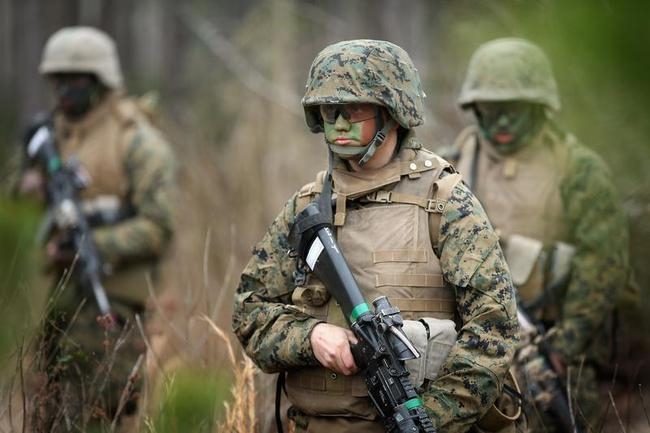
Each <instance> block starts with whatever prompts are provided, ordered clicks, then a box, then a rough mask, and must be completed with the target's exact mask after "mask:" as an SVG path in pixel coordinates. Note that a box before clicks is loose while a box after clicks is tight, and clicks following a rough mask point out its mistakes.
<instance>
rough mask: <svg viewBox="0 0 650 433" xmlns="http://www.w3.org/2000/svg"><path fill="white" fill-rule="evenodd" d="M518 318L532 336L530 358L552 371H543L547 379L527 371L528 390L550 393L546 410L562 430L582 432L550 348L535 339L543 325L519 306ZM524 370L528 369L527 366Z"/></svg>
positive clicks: (563, 432) (524, 329) (533, 392)
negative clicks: (536, 322) (551, 358)
mask: <svg viewBox="0 0 650 433" xmlns="http://www.w3.org/2000/svg"><path fill="white" fill-rule="evenodd" d="M517 319H518V320H519V326H520V327H521V329H522V331H523V332H524V333H526V334H528V335H529V336H530V340H531V341H529V342H528V344H530V345H533V346H534V347H531V348H529V349H533V350H531V351H530V352H531V355H530V358H537V361H539V362H541V368H542V370H544V372H549V373H550V374H545V373H543V374H542V376H544V377H545V379H540V377H539V376H540V375H539V373H538V374H536V375H535V374H533V375H529V374H528V372H526V376H532V377H529V378H527V379H528V380H527V382H528V383H527V388H528V390H527V392H528V393H531V394H532V395H539V394H541V393H547V394H549V395H550V397H551V398H550V401H549V402H548V405H547V408H546V412H547V413H548V415H550V417H551V418H552V419H553V420H554V421H555V423H556V425H557V427H558V429H559V431H560V432H562V433H582V428H581V427H580V426H579V425H577V424H576V422H575V417H574V416H573V414H572V412H571V406H570V405H569V399H568V397H567V395H566V385H565V384H564V383H563V381H562V379H560V375H559V372H557V371H555V369H554V368H553V364H552V363H551V361H550V360H549V356H548V354H549V349H548V347H547V345H546V344H545V343H544V342H540V343H536V342H535V341H533V340H534V339H535V337H537V336H538V335H540V334H543V333H544V330H543V327H542V326H541V325H535V324H534V323H533V321H532V319H531V318H530V317H529V316H528V314H526V312H525V311H524V310H523V309H522V308H521V307H517ZM524 370H526V367H525V366H524Z"/></svg>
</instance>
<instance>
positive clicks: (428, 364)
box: [402, 317, 456, 389]
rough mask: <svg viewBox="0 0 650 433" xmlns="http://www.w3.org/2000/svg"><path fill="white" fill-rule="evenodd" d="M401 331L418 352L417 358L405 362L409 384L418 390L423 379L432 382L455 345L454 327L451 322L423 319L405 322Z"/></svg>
mask: <svg viewBox="0 0 650 433" xmlns="http://www.w3.org/2000/svg"><path fill="white" fill-rule="evenodd" d="M427 328H428V332H427ZM402 330H403V331H404V333H405V334H406V336H407V337H408V338H409V340H410V341H411V343H413V345H414V346H415V347H416V348H417V350H418V352H420V357H419V358H416V359H410V360H408V361H406V367H407V368H408V370H409V372H410V373H411V383H412V384H413V386H414V387H415V389H418V388H420V387H421V386H422V384H423V383H424V379H429V380H434V379H435V378H436V377H437V376H438V371H439V370H440V367H441V366H442V364H443V363H444V362H445V359H447V355H448V354H449V351H450V350H451V348H452V347H453V345H454V344H455V343H456V325H455V323H454V322H453V321H452V320H448V319H434V318H430V317H425V318H422V319H420V320H405V321H404V327H403V328H402ZM427 335H428V338H427Z"/></svg>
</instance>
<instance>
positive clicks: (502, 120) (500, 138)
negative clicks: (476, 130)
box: [475, 101, 544, 154]
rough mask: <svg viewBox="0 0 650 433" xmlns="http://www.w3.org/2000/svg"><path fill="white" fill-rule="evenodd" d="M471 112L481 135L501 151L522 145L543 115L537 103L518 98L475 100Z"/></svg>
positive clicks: (539, 123)
mask: <svg viewBox="0 0 650 433" xmlns="http://www.w3.org/2000/svg"><path fill="white" fill-rule="evenodd" d="M475 113H476V116H477V118H478V123H479V127H480V129H481V133H482V134H483V137H485V138H486V139H487V140H489V141H490V142H491V143H492V144H493V145H494V147H495V149H496V150H497V151H498V152H499V153H502V154H509V153H512V152H514V151H515V150H517V149H519V148H520V147H521V146H523V145H524V144H525V142H526V139H527V138H528V137H529V136H530V135H532V134H533V133H535V132H536V131H537V129H538V127H539V125H541V122H542V121H543V119H544V108H543V107H542V106H541V105H539V104H531V103H527V102H519V101H507V102H477V103H476V108H475Z"/></svg>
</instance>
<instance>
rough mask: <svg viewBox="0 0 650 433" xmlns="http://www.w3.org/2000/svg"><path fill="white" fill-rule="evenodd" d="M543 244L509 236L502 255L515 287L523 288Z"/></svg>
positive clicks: (535, 240)
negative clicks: (504, 257)
mask: <svg viewBox="0 0 650 433" xmlns="http://www.w3.org/2000/svg"><path fill="white" fill-rule="evenodd" d="M543 247H544V244H543V243H542V241H539V240H537V239H533V238H529V237H527V236H521V235H517V234H514V235H510V236H509V237H508V239H507V241H506V246H505V248H504V251H503V253H504V254H505V256H506V262H508V267H509V268H510V275H511V276H512V282H513V283H514V284H515V286H518V287H520V286H523V285H524V284H526V282H527V281H528V279H529V278H530V277H531V274H532V272H533V269H535V266H536V265H537V264H538V262H539V259H540V256H541V253H542V249H543Z"/></svg>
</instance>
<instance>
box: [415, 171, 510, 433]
mask: <svg viewBox="0 0 650 433" xmlns="http://www.w3.org/2000/svg"><path fill="white" fill-rule="evenodd" d="M439 253H440V263H441V266H442V270H443V276H444V278H445V281H446V283H447V284H451V285H452V286H453V287H454V288H455V291H456V301H457V311H458V314H459V316H460V319H461V322H462V327H461V329H460V330H459V333H458V337H457V340H456V344H455V346H454V347H453V348H452V350H451V352H450V354H449V356H448V357H447V360H446V361H445V363H444V364H443V366H442V369H441V370H440V376H439V377H438V378H437V379H436V380H435V381H433V382H432V383H431V384H430V386H429V387H428V388H427V390H426V391H425V392H424V395H423V398H424V401H425V405H426V406H427V408H428V412H429V415H430V416H431V419H432V420H433V422H434V424H435V426H436V428H437V430H438V431H444V432H452V433H454V432H464V431H467V430H468V429H469V428H470V426H471V425H472V424H474V423H475V422H476V421H477V420H478V419H479V418H480V417H481V416H482V414H484V413H485V412H486V411H487V409H488V408H489V407H490V406H491V405H492V403H493V402H494V401H495V399H496V398H497V397H498V396H499V394H500V392H501V389H502V383H503V379H504V376H505V374H506V372H507V370H508V368H509V366H510V364H511V361H512V357H513V354H514V348H515V345H516V344H517V341H518V329H519V328H518V323H517V311H516V304H515V296H514V289H513V286H512V282H511V280H510V274H509V271H508V268H507V265H506V263H505V259H504V257H503V254H502V252H501V248H500V247H499V244H498V238H497V236H496V234H495V233H494V231H493V229H492V226H491V225H490V222H489V221H488V218H487V216H486V214H485V212H484V210H483V208H482V206H481V204H480V203H479V202H478V200H477V199H476V198H475V197H474V196H473V195H472V193H471V192H470V191H469V189H468V188H467V187H466V186H465V184H463V183H461V184H459V185H457V186H456V187H455V188H454V190H453V192H452V196H451V198H450V200H449V201H448V202H447V205H446V208H445V211H444V213H443V216H442V221H441V224H440V248H439Z"/></svg>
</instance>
